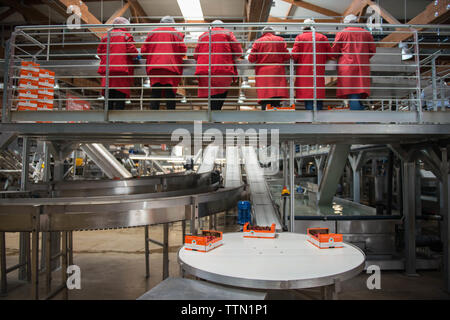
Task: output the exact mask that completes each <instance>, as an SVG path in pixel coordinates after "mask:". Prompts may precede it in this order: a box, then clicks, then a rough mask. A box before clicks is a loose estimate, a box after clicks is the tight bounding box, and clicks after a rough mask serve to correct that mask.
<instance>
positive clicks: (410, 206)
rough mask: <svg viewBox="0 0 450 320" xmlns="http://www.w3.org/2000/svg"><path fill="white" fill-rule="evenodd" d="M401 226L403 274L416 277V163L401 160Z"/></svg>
mask: <svg viewBox="0 0 450 320" xmlns="http://www.w3.org/2000/svg"><path fill="white" fill-rule="evenodd" d="M402 163H403V188H402V189H403V226H404V237H405V250H404V254H405V272H406V274H407V275H409V276H413V275H416V200H415V197H416V191H415V188H416V186H415V177H416V163H415V162H414V161H412V160H409V161H408V160H403V161H402Z"/></svg>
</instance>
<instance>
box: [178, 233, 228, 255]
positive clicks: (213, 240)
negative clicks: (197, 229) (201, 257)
mask: <svg viewBox="0 0 450 320" xmlns="http://www.w3.org/2000/svg"><path fill="white" fill-rule="evenodd" d="M222 244H223V240H222V232H220V231H215V230H202V231H201V234H199V235H196V236H195V235H186V236H184V249H186V250H192V251H199V252H208V251H211V250H212V249H215V248H217V247H220V246H221V245H222Z"/></svg>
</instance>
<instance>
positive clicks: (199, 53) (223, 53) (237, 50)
mask: <svg viewBox="0 0 450 320" xmlns="http://www.w3.org/2000/svg"><path fill="white" fill-rule="evenodd" d="M208 53H209V32H205V33H203V34H202V35H201V36H200V37H199V38H198V43H197V46H196V47H195V51H194V59H195V60H196V61H197V67H196V69H195V74H196V75H200V76H202V77H199V79H198V85H199V88H198V96H199V97H200V98H204V97H207V96H208V77H207V75H208V68H209V54H208ZM241 55H242V48H241V45H240V43H239V42H237V40H236V37H235V36H234V34H233V33H232V32H231V31H229V30H227V29H224V28H219V27H215V28H212V30H211V56H212V58H211V75H215V76H217V75H222V76H223V77H211V95H216V94H221V93H224V92H226V91H228V89H227V88H217V87H229V86H231V83H232V82H233V78H234V75H237V70H236V66H235V64H234V60H235V59H236V58H238V57H240V56H241ZM202 87H203V88H202Z"/></svg>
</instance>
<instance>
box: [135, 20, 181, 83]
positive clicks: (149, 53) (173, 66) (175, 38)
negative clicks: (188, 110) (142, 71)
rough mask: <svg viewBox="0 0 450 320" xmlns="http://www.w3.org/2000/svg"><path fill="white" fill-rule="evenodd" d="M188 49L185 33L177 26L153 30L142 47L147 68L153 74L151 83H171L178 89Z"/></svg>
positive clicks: (148, 72)
mask: <svg viewBox="0 0 450 320" xmlns="http://www.w3.org/2000/svg"><path fill="white" fill-rule="evenodd" d="M186 51H187V48H186V46H185V44H184V34H182V33H180V32H178V31H176V30H175V28H172V27H160V28H156V29H154V30H152V31H151V32H150V33H149V34H148V36H147V40H145V44H144V45H143V46H142V48H141V55H143V56H144V55H145V57H146V61H147V62H146V63H147V67H146V70H147V74H148V75H150V76H151V77H150V82H151V84H152V85H154V84H155V83H161V84H170V85H171V86H172V87H174V91H176V87H178V84H179V83H180V80H181V77H180V76H181V75H183V66H182V64H183V56H184V55H185V54H186ZM152 75H153V76H152ZM158 75H174V77H167V78H166V77H157V76H158ZM155 76H156V77H155Z"/></svg>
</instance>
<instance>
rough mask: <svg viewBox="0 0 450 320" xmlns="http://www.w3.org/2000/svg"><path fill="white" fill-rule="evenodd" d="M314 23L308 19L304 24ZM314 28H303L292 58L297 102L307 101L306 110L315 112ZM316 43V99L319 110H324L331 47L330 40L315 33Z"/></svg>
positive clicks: (296, 40) (295, 43)
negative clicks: (326, 72) (326, 75)
mask: <svg viewBox="0 0 450 320" xmlns="http://www.w3.org/2000/svg"><path fill="white" fill-rule="evenodd" d="M310 23H314V20H313V19H306V20H305V21H304V24H310ZM311 28H313V27H310V26H305V27H303V33H301V34H299V35H298V36H297V37H296V38H295V42H294V47H293V48H292V58H293V59H294V63H295V64H296V68H295V73H296V77H295V88H296V89H295V97H296V99H297V100H304V101H305V108H306V110H313V106H314V100H313V99H314V68H313V63H314V55H313V54H314V53H313V52H314V51H313V48H314V47H313V32H312V29H311ZM315 42H316V46H315V47H316V99H317V110H321V109H322V108H323V102H322V100H321V99H324V98H325V77H324V75H325V63H326V62H327V59H332V58H333V55H331V46H330V43H329V41H328V38H327V37H326V36H325V35H323V34H321V33H319V32H315Z"/></svg>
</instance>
